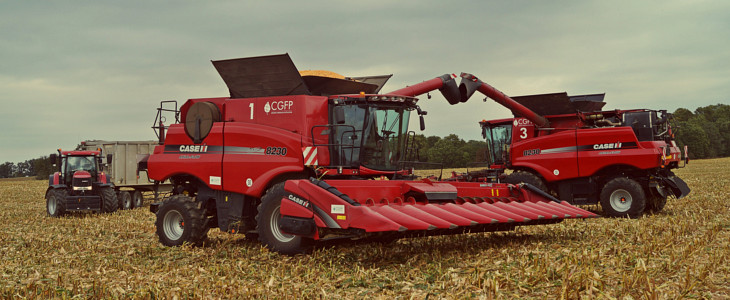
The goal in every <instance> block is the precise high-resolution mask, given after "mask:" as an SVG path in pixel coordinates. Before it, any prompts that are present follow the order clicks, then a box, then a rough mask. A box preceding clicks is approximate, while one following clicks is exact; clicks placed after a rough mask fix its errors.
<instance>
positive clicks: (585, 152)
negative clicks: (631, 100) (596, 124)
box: [578, 127, 664, 176]
mask: <svg viewBox="0 0 730 300" xmlns="http://www.w3.org/2000/svg"><path fill="white" fill-rule="evenodd" d="M606 143H614V147H616V146H618V144H619V143H620V145H621V146H618V147H619V148H615V149H600V145H604V144H606ZM659 144H664V142H642V143H639V141H638V140H637V139H636V135H634V131H633V130H632V129H631V127H613V128H587V129H581V130H579V131H578V148H579V149H580V151H579V152H578V161H579V162H580V163H579V176H590V175H593V174H595V173H596V172H597V171H599V170H601V169H602V168H605V167H606V166H611V165H626V166H632V167H634V168H637V169H642V170H644V169H651V168H656V167H658V166H659V165H660V153H661V151H659V147H660V146H659ZM646 146H649V147H646Z"/></svg>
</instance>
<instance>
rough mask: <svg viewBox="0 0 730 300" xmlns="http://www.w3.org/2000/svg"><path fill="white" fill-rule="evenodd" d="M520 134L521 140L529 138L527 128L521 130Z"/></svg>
mask: <svg viewBox="0 0 730 300" xmlns="http://www.w3.org/2000/svg"><path fill="white" fill-rule="evenodd" d="M520 132H521V133H520V138H521V139H526V138H527V128H526V127H522V128H520Z"/></svg>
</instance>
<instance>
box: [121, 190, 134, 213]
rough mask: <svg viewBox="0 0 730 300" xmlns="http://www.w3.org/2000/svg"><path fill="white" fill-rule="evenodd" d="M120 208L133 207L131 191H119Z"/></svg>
mask: <svg viewBox="0 0 730 300" xmlns="http://www.w3.org/2000/svg"><path fill="white" fill-rule="evenodd" d="M119 209H123V210H127V209H132V195H130V194H129V192H127V191H122V192H119Z"/></svg>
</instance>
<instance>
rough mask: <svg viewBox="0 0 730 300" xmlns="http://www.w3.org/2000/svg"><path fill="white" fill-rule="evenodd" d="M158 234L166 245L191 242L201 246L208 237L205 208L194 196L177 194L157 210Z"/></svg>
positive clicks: (156, 225) (161, 241) (156, 223)
mask: <svg viewBox="0 0 730 300" xmlns="http://www.w3.org/2000/svg"><path fill="white" fill-rule="evenodd" d="M155 227H157V231H156V232H157V236H158V237H159V239H160V243H162V244H163V245H165V246H180V245H182V244H185V243H190V244H192V245H193V246H200V245H202V244H203V242H204V241H205V239H206V238H207V237H208V230H209V229H210V228H208V226H207V224H205V209H204V208H202V203H200V202H195V200H194V199H193V198H192V197H189V196H185V195H175V196H172V197H170V199H168V200H167V201H165V202H163V203H162V205H160V209H159V210H158V211H157V220H156V221H155Z"/></svg>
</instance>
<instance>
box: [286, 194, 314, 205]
mask: <svg viewBox="0 0 730 300" xmlns="http://www.w3.org/2000/svg"><path fill="white" fill-rule="evenodd" d="M289 200H291V201H294V203H296V204H299V205H301V206H304V207H307V208H308V207H309V201H307V200H304V199H302V198H299V197H297V196H294V195H291V194H290V195H289Z"/></svg>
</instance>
